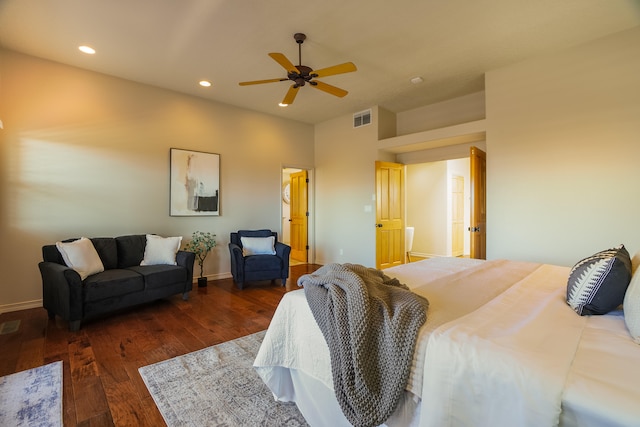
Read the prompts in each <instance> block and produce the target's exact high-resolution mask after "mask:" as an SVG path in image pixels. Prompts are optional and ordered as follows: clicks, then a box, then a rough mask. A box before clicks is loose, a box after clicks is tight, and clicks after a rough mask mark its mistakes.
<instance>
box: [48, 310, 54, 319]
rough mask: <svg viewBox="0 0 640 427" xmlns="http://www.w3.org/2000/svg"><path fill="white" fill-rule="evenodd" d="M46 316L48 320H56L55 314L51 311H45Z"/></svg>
mask: <svg viewBox="0 0 640 427" xmlns="http://www.w3.org/2000/svg"><path fill="white" fill-rule="evenodd" d="M47 315H48V316H49V319H55V318H56V313H55V311H53V310H47Z"/></svg>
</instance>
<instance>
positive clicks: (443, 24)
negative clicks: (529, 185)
mask: <svg viewBox="0 0 640 427" xmlns="http://www.w3.org/2000/svg"><path fill="white" fill-rule="evenodd" d="M638 25H640V2H639V1H635V0H633V1H632V0H322V1H316V2H302V1H299V2H292V1H283V0H0V45H1V46H3V47H5V48H8V49H11V50H15V51H19V52H23V53H26V54H29V55H33V56H37V57H41V58H46V59H50V60H53V61H57V62H61V63H65V64H70V65H73V66H77V67H80V68H85V69H89V70H94V71H98V72H102V73H105V74H109V75H113V76H118V77H122V78H125V79H129V80H134V81H137V82H142V83H147V84H150V85H154V86H159V87H162V88H167V89H171V90H174V91H178V92H183V93H186V94H190V95H194V96H199V97H203V98H207V99H211V100H215V101H219V102H222V103H226V104H231V105H235V106H238V107H242V108H247V109H251V110H256V111H262V112H265V113H268V114H273V115H277V116H281V117H285V118H290V119H293V120H298V121H302V122H307V123H318V122H322V121H325V120H327V119H330V118H333V117H336V116H340V115H343V114H348V113H353V112H358V111H361V110H363V109H366V108H369V107H371V106H374V105H380V106H382V107H384V108H386V109H388V110H390V111H393V112H402V111H406V110H409V109H412V108H416V107H419V106H423V105H428V104H431V103H434V102H439V101H442V100H446V99H450V98H453V97H457V96H461V95H466V94H469V93H473V92H478V91H481V90H483V89H484V73H485V72H486V71H487V70H491V69H494V68H497V67H501V66H504V65H507V64H511V63H515V62H518V61H521V60H523V59H525V58H528V57H532V56H537V55H542V54H545V53H547V52H552V51H557V50H561V49H564V48H567V47H570V46H573V45H577V44H580V43H583V42H586V41H589V40H593V39H596V38H599V37H602V36H604V35H607V34H611V33H614V32H618V31H622V30H625V29H628V28H631V27H635V26H638ZM296 32H303V33H305V34H306V35H307V40H306V42H305V43H304V44H303V46H302V64H303V65H307V66H310V67H311V68H314V69H320V68H325V67H328V66H331V65H336V64H339V63H343V62H347V61H352V62H354V63H355V64H356V66H357V67H358V71H357V72H354V73H349V74H342V75H336V76H330V77H325V78H322V79H320V80H323V81H324V82H325V83H329V84H332V85H334V86H338V87H341V88H343V89H346V90H348V91H349V94H348V95H347V96H346V97H344V98H337V97H334V96H332V95H329V94H327V93H325V92H322V91H319V90H316V89H314V88H312V87H310V86H308V85H307V86H305V87H303V88H301V89H300V91H299V93H298V96H297V98H296V100H295V102H294V104H292V105H290V106H289V107H287V108H282V107H278V105H277V104H278V102H280V101H281V100H282V98H283V97H284V95H285V93H286V91H287V89H288V87H289V86H290V84H291V82H288V81H287V82H277V83H269V84H263V85H255V86H242V87H241V86H239V85H238V82H241V81H248V80H261V79H271V78H280V77H286V72H285V70H284V69H283V68H282V67H281V66H280V65H278V64H277V63H276V62H275V61H274V60H272V59H271V58H270V57H269V56H267V54H268V53H269V52H281V53H283V54H285V55H286V56H287V57H288V58H289V59H290V60H291V62H293V63H294V64H298V46H297V44H296V43H295V41H294V39H293V34H294V33H296ZM81 44H87V45H90V46H93V47H94V48H95V49H96V50H97V54H96V55H93V56H87V55H85V54H82V53H80V52H79V51H78V49H77V47H78V46H79V45H81ZM415 76H420V77H422V78H423V79H424V82H423V83H421V84H417V85H414V84H412V83H411V82H410V79H411V78H412V77H415ZM201 79H208V80H211V81H212V82H213V86H212V87H211V88H208V89H204V88H201V87H200V86H198V84H197V83H198V81H199V80H201Z"/></svg>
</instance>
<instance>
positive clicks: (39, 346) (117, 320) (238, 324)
mask: <svg viewBox="0 0 640 427" xmlns="http://www.w3.org/2000/svg"><path fill="white" fill-rule="evenodd" d="M318 267H319V266H318V265H310V264H303V265H297V266H292V267H291V275H290V277H289V280H288V282H287V286H286V288H285V287H282V286H279V285H277V284H271V283H270V282H257V283H252V284H250V285H248V287H246V288H245V289H243V290H239V289H237V288H236V287H235V285H234V284H233V282H232V280H231V279H224V280H216V281H210V282H209V285H208V286H207V287H206V288H198V287H197V286H196V287H194V290H193V292H191V296H190V299H189V300H188V301H183V300H182V298H181V295H176V296H174V297H172V298H169V299H165V300H160V301H156V302H154V303H150V304H146V305H143V306H140V307H137V308H134V309H131V310H125V311H121V312H119V313H117V315H112V316H108V317H105V318H101V319H96V320H94V321H90V322H87V323H85V324H83V326H82V328H81V329H80V331H78V332H69V330H68V325H67V323H66V322H64V321H62V320H60V319H59V318H57V317H56V319H55V320H50V319H48V317H47V313H46V311H45V310H44V309H43V308H37V309H30V310H22V311H16V312H11V313H4V314H0V324H2V323H4V322H8V321H12V320H20V327H19V329H18V330H17V331H16V332H12V333H8V334H4V335H0V349H1V351H0V376H4V375H8V374H12V373H15V372H19V371H23V370H25V369H30V368H34V367H37V366H41V365H44V364H47V363H51V362H55V361H58V360H62V361H63V362H64V380H63V384H64V386H63V387H64V397H63V399H64V400H63V413H64V425H65V426H113V425H116V426H154V427H156V426H163V425H165V423H164V421H163V419H162V416H161V415H160V412H158V409H157V408H156V406H155V404H154V402H153V399H152V398H151V395H150V394H149V392H148V391H147V388H146V386H145V385H144V383H143V381H142V378H141V377H140V374H139V373H138V368H140V367H141V366H145V365H149V364H151V363H155V362H159V361H161V360H166V359H169V358H171V357H175V356H179V355H182V354H185V353H189V352H192V351H195V350H200V349H202V348H205V347H208V346H211V345H215V344H219V343H221V342H224V341H228V340H232V339H235V338H238V337H241V336H244V335H248V334H252V333H254V332H258V331H261V330H264V329H266V328H267V327H268V326H269V322H270V321H271V317H272V316H273V313H274V311H275V309H276V306H277V305H278V303H279V302H280V299H281V298H282V296H283V295H284V293H285V292H287V291H289V290H292V289H296V288H297V286H296V282H297V280H298V277H300V276H301V275H303V274H305V273H308V272H312V271H314V270H315V269H317V268H318Z"/></svg>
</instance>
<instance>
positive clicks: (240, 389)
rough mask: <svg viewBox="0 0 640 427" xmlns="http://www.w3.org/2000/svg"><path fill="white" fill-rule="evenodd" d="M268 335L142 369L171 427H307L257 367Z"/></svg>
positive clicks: (254, 335) (219, 346)
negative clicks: (278, 396)
mask: <svg viewBox="0 0 640 427" xmlns="http://www.w3.org/2000/svg"><path fill="white" fill-rule="evenodd" d="M264 334H265V331H262V332H258V333H256V334H252V335H248V336H246V337H242V338H238V339H236V340H233V341H228V342H225V343H222V344H218V345H215V346H212V347H208V348H205V349H203V350H199V351H195V352H193V353H189V354H185V355H184V356H179V357H175V358H173V359H169V360H165V361H163V362H159V363H156V364H153V365H149V366H143V367H142V368H140V369H139V371H140V375H142V379H143V380H144V382H145V384H146V385H147V388H148V389H149V392H150V393H151V396H152V397H153V400H154V401H155V402H156V405H157V406H158V409H159V410H160V413H161V414H162V417H163V418H164V420H165V422H166V423H167V425H168V426H169V427H176V426H194V427H195V426H198V427H200V426H226V427H233V426H287V427H296V426H307V423H306V422H305V420H304V418H303V417H302V415H301V414H300V412H299V411H298V408H297V407H296V406H295V404H293V403H282V402H277V401H276V400H275V399H274V398H273V395H272V394H271V391H270V390H269V389H268V388H267V386H266V385H265V384H264V383H263V382H262V380H261V379H260V377H259V376H258V374H257V373H256V372H255V370H254V368H253V361H254V359H255V357H256V354H257V353H258V349H259V348H260V344H261V343H262V339H263V338H264Z"/></svg>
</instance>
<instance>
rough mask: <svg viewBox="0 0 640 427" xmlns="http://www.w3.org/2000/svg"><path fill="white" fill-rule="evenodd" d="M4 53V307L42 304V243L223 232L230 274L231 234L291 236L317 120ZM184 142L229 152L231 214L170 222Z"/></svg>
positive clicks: (217, 256) (224, 175) (224, 164)
mask: <svg viewBox="0 0 640 427" xmlns="http://www.w3.org/2000/svg"><path fill="white" fill-rule="evenodd" d="M0 53H1V54H2V58H0V59H1V60H0V66H1V67H2V68H1V70H0V74H1V76H2V94H1V96H0V119H2V121H3V122H4V130H0V135H1V138H2V140H1V142H2V145H1V149H0V162H1V165H2V166H1V169H0V170H1V173H0V200H1V203H2V205H1V206H0V228H1V235H2V243H1V244H0V250H1V253H0V271H1V272H2V278H1V279H0V311H9V310H12V309H17V308H22V307H27V306H30V305H34V304H35V305H36V306H37V305H38V304H39V300H40V299H41V297H42V296H41V281H40V275H39V272H38V267H37V264H38V262H39V261H40V260H41V246H42V245H43V244H48V243H53V242H55V241H56V240H60V239H64V238H69V237H77V236H89V237H92V236H118V235H123V234H129V233H157V234H161V235H182V236H185V238H188V237H190V236H191V233H192V232H193V231H195V230H202V231H211V232H214V233H215V234H217V236H218V247H216V248H215V249H214V252H213V254H212V255H210V256H209V258H208V259H207V262H206V265H205V273H206V274H207V275H210V276H212V277H221V276H225V275H228V274H229V271H230V267H229V255H228V249H227V243H228V240H229V232H230V231H233V230H237V229H239V228H258V227H264V228H272V229H274V230H277V231H280V228H281V209H282V204H281V188H280V185H281V175H282V167H283V165H292V164H294V165H300V166H303V167H304V166H308V167H310V168H311V167H313V163H314V159H313V156H314V153H313V137H314V136H313V127H312V126H311V125H306V124H302V123H299V122H293V121H287V120H283V119H280V118H275V117H272V116H267V115H264V114H258V113H254V112H250V111H247V110H242V109H238V108H234V107H230V106H225V105H222V104H217V103H213V102H209V101H205V100H203V99H200V98H195V97H189V96H184V95H181V94H177V93H175V92H171V91H166V90H161V89H158V88H154V87H150V86H145V85H141V84H137V83H134V82H130V81H125V80H121V79H117V78H113V77H108V76H105V75H102V74H97V73H93V72H89V71H83V70H80V69H77V68H73V67H68V66H64V65H60V64H57V63H53V62H48V61H44V60H40V59H36V58H33V57H29V56H25V55H21V54H17V53H13V52H6V51H0ZM212 90H215V87H214V88H212ZM172 147H175V148H184V149H190V150H198V151H205V152H213V153H219V154H220V155H221V194H220V197H221V216H219V217H170V216H169V149H170V148H172ZM196 270H198V267H197V265H196ZM196 274H197V273H196Z"/></svg>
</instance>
